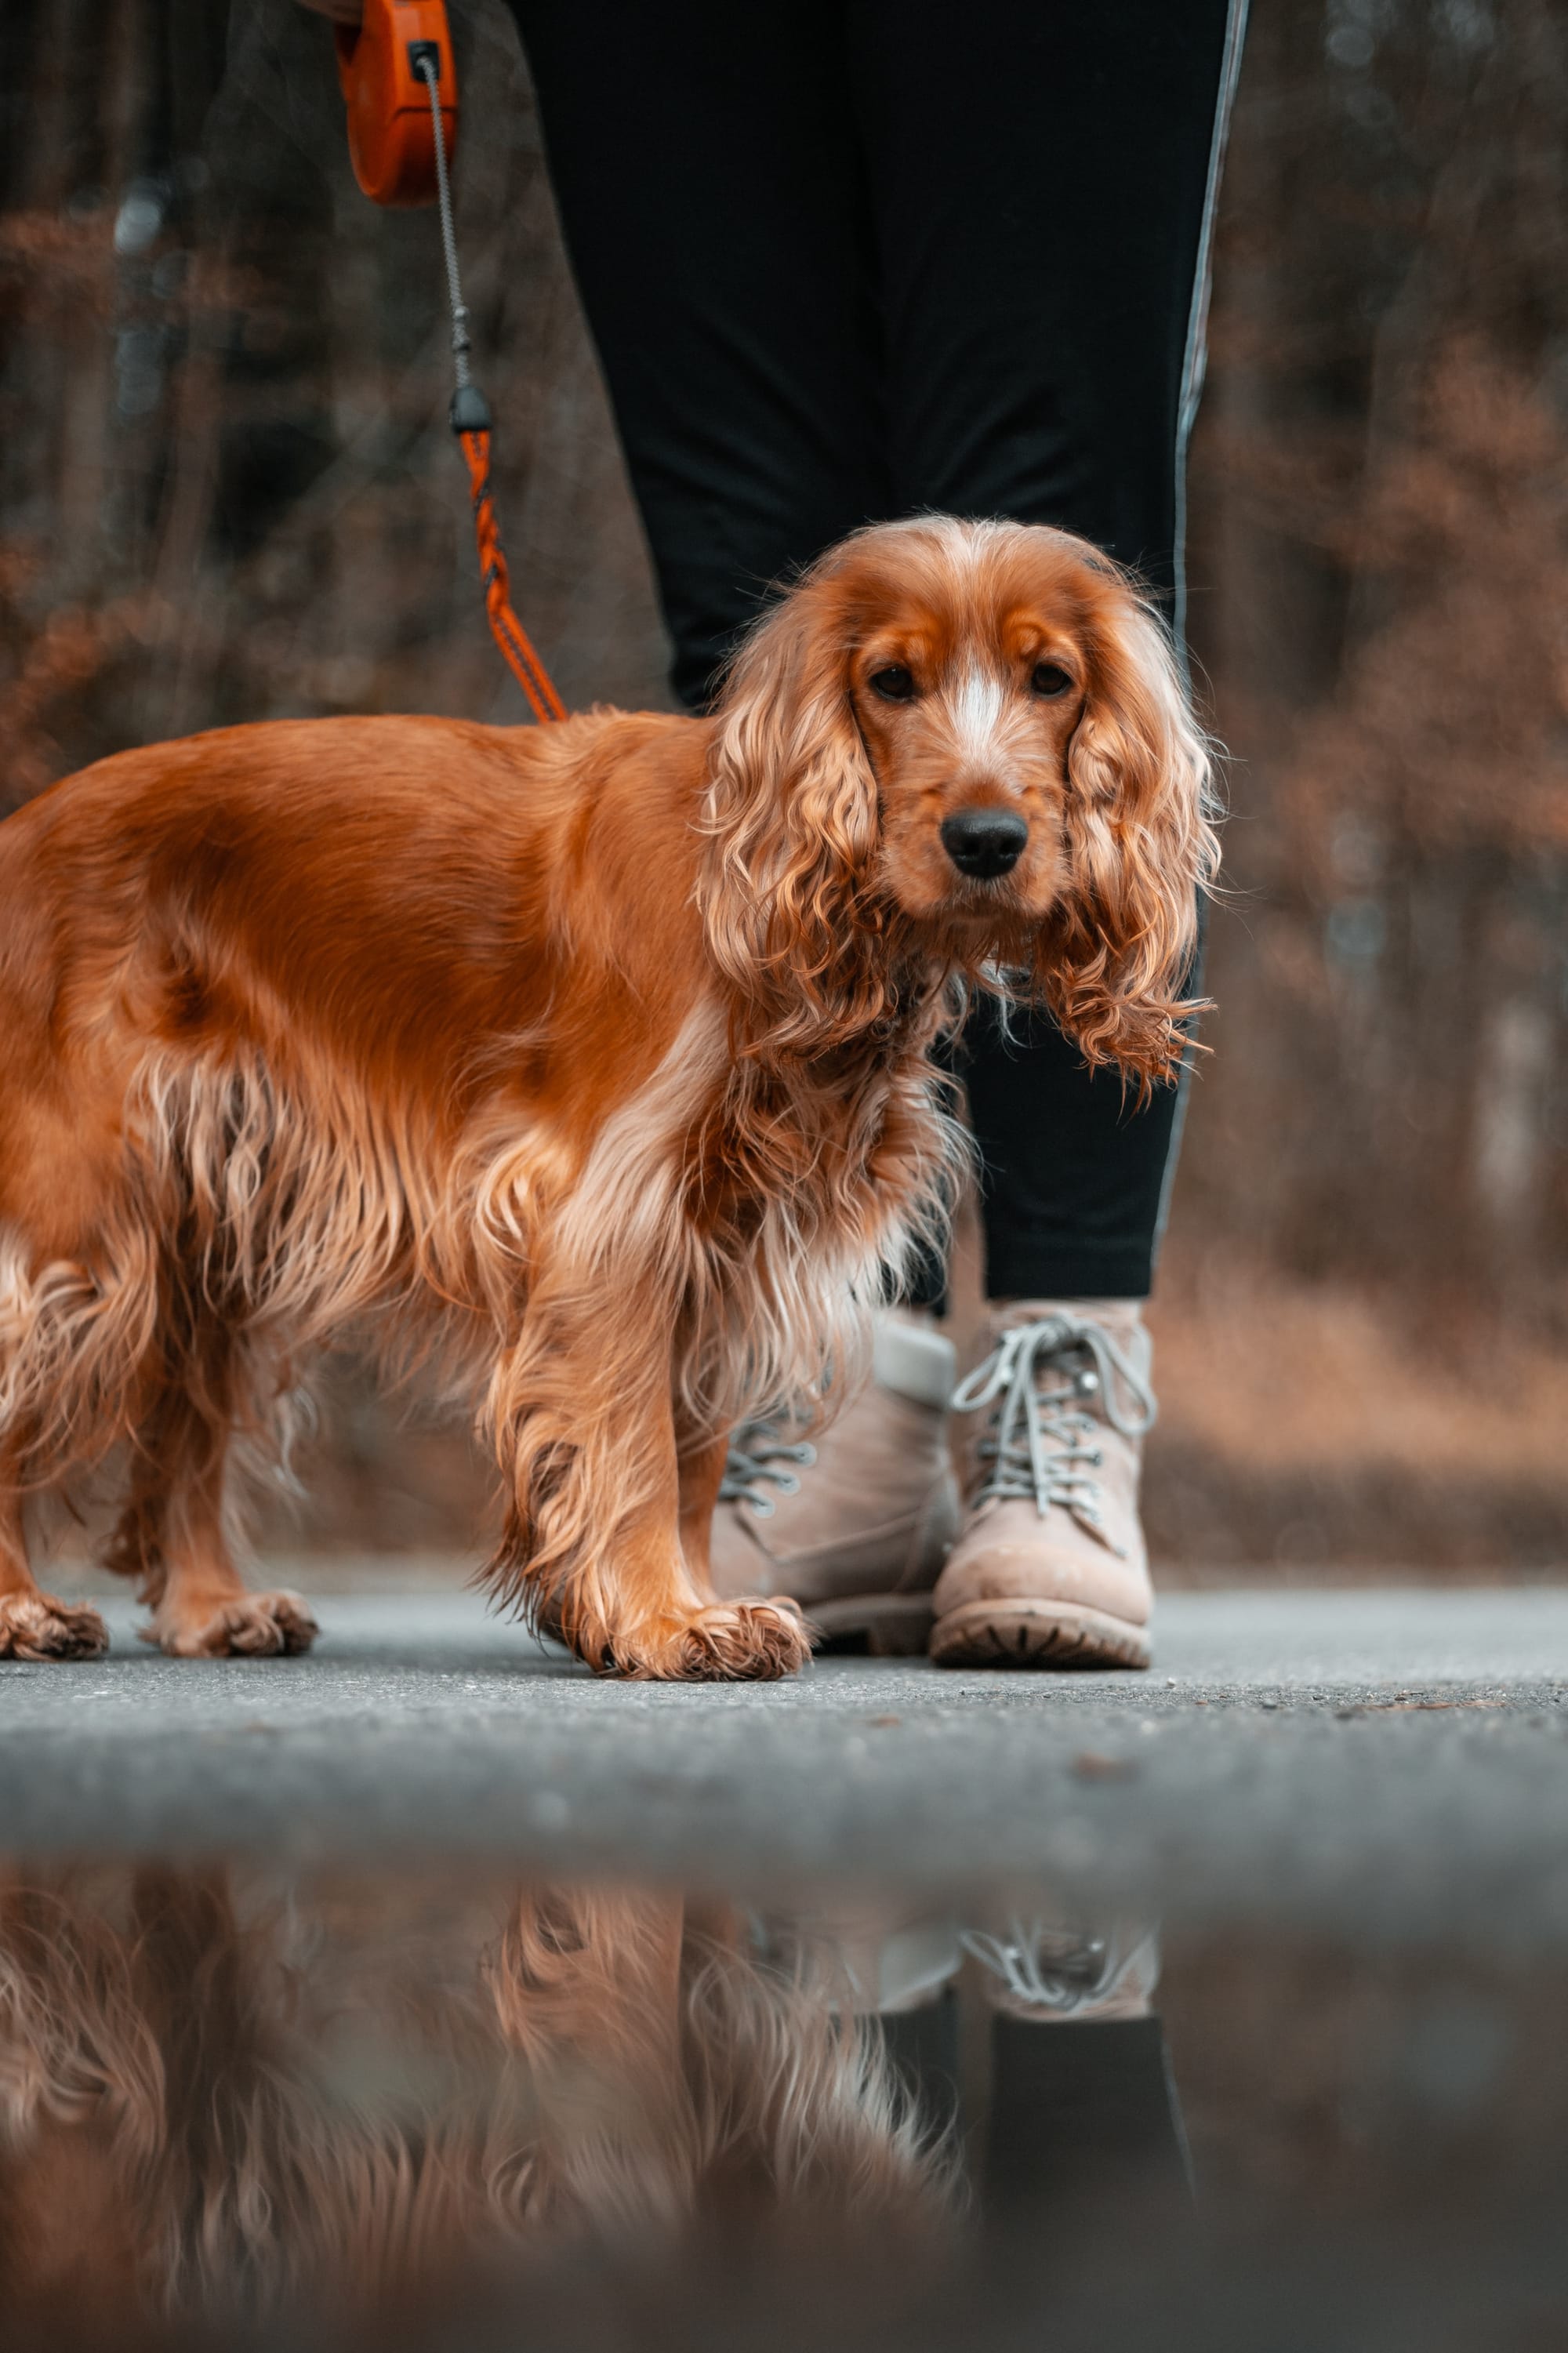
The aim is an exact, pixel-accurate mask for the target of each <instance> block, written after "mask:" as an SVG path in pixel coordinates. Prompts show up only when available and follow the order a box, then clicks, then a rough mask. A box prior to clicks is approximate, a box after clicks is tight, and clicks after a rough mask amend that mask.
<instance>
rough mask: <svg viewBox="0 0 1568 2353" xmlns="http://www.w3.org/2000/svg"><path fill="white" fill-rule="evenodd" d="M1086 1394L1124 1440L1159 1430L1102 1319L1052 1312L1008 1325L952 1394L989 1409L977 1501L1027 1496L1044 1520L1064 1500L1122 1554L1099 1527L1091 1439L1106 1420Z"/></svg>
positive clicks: (964, 1403) (958, 1405)
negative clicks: (1034, 1321)
mask: <svg viewBox="0 0 1568 2353" xmlns="http://www.w3.org/2000/svg"><path fill="white" fill-rule="evenodd" d="M1121 1393H1125V1396H1126V1398H1127V1400H1128V1402H1127V1404H1126V1405H1125V1406H1124V1405H1123V1404H1122V1402H1121ZM1089 1399H1094V1400H1096V1401H1097V1402H1098V1404H1099V1407H1100V1414H1101V1415H1102V1416H1103V1418H1104V1419H1105V1420H1106V1421H1108V1422H1109V1423H1110V1427H1111V1429H1112V1430H1120V1432H1121V1436H1122V1437H1123V1438H1127V1439H1138V1438H1142V1437H1143V1436H1144V1435H1145V1433H1146V1432H1147V1431H1149V1430H1152V1429H1153V1427H1154V1416H1155V1411H1156V1408H1155V1404H1154V1398H1153V1393H1152V1390H1151V1389H1150V1388H1149V1386H1148V1384H1147V1382H1145V1381H1143V1380H1142V1379H1141V1378H1140V1377H1139V1376H1138V1374H1137V1373H1136V1372H1135V1371H1134V1370H1133V1368H1132V1366H1131V1363H1130V1362H1129V1361H1128V1359H1127V1357H1126V1356H1125V1355H1124V1354H1123V1353H1122V1351H1121V1349H1120V1348H1119V1347H1118V1346H1117V1345H1116V1343H1115V1341H1114V1340H1112V1338H1111V1337H1110V1333H1109V1332H1107V1331H1106V1330H1105V1329H1104V1327H1103V1325H1101V1324H1096V1323H1093V1322H1092V1321H1091V1320H1090V1319H1089V1317H1088V1316H1079V1315H1046V1316H1042V1317H1041V1319H1040V1321H1039V1322H1038V1323H1037V1324H1017V1325H1016V1326H1015V1327H1014V1329H1013V1330H1012V1331H1010V1332H1004V1333H1003V1335H1002V1337H1001V1338H1000V1339H999V1340H998V1341H997V1343H996V1345H995V1347H994V1348H993V1350H992V1351H991V1354H990V1355H989V1356H987V1357H986V1358H985V1361H984V1364H980V1365H977V1366H975V1368H974V1370H973V1372H972V1373H971V1374H970V1375H969V1376H968V1377H967V1378H966V1379H964V1380H962V1381H960V1383H959V1385H958V1387H957V1388H956V1389H954V1391H953V1393H952V1409H953V1411H954V1412H955V1413H981V1412H983V1411H984V1409H985V1408H986V1407H987V1406H989V1407H990V1408H991V1409H992V1415H991V1422H990V1427H989V1429H988V1430H987V1433H986V1435H985V1437H984V1438H983V1439H982V1440H981V1441H980V1445H979V1447H978V1449H977V1454H978V1459H979V1461H980V1462H981V1463H982V1464H983V1465H984V1476H983V1477H982V1479H981V1481H980V1484H979V1486H978V1487H977V1489H976V1490H975V1492H974V1493H973V1496H972V1498H971V1501H972V1502H973V1503H974V1504H984V1503H987V1502H989V1501H990V1499H991V1498H992V1497H993V1496H1001V1497H1007V1498H1016V1497H1021V1498H1023V1499H1024V1500H1025V1501H1026V1502H1032V1503H1033V1504H1034V1505H1035V1508H1036V1510H1037V1512H1038V1514H1039V1515H1040V1517H1041V1519H1042V1520H1043V1519H1044V1518H1045V1516H1046V1514H1047V1512H1048V1511H1049V1510H1050V1507H1051V1505H1052V1504H1060V1506H1061V1507H1062V1509H1063V1510H1064V1511H1068V1512H1070V1513H1071V1514H1072V1515H1073V1517H1074V1519H1075V1520H1078V1521H1079V1523H1080V1524H1081V1525H1083V1526H1084V1527H1086V1528H1088V1529H1089V1531H1090V1533H1091V1534H1093V1535H1096V1536H1098V1537H1099V1538H1100V1542H1101V1543H1102V1544H1104V1545H1107V1546H1110V1550H1111V1551H1112V1552H1113V1553H1115V1554H1116V1556H1117V1557H1118V1558H1119V1559H1121V1560H1125V1559H1126V1557H1127V1548H1126V1546H1125V1545H1119V1544H1115V1543H1112V1541H1111V1539H1110V1536H1108V1535H1106V1533H1105V1531H1104V1529H1103V1528H1102V1527H1101V1526H1100V1482H1099V1480H1098V1479H1096V1478H1095V1477H1094V1476H1093V1475H1092V1474H1093V1473H1094V1472H1096V1471H1098V1470H1100V1468H1101V1467H1102V1465H1103V1463H1104V1460H1105V1458H1104V1456H1103V1455H1102V1454H1101V1452H1100V1449H1099V1447H1098V1446H1096V1445H1095V1444H1094V1443H1093V1440H1095V1438H1096V1437H1097V1436H1098V1434H1099V1429H1100V1423H1099V1420H1098V1419H1097V1418H1096V1416H1095V1415H1094V1414H1093V1413H1091V1412H1089V1411H1086V1410H1085V1407H1086V1404H1087V1402H1088V1401H1089Z"/></svg>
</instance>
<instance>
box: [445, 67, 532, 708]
mask: <svg viewBox="0 0 1568 2353" xmlns="http://www.w3.org/2000/svg"><path fill="white" fill-rule="evenodd" d="M412 63H413V67H414V70H415V72H416V74H417V75H418V77H419V79H420V80H421V81H422V82H423V83H424V84H425V87H426V90H428V91H429V93H430V123H431V129H432V131H433V132H434V134H435V140H436V200H437V205H438V206H439V207H440V213H441V249H442V251H443V253H444V254H445V256H446V262H447V301H448V302H449V304H450V306H451V311H452V372H453V374H454V375H455V376H456V378H457V387H458V388H457V390H456V391H455V392H454V393H453V395H452V407H451V417H452V430H453V432H454V433H455V434H456V435H457V437H458V448H460V449H461V450H462V453H463V457H464V460H465V462H466V463H467V465H468V481H469V485H470V488H471V490H472V492H473V503H474V541H475V544H476V546H477V547H478V549H479V577H480V579H481V580H482V582H483V584H484V592H485V611H486V613H487V614H488V616H489V625H490V634H491V636H492V637H493V638H495V641H496V644H497V645H498V646H499V647H500V652H501V658H502V659H503V660H504V661H505V663H506V665H507V667H508V669H509V670H510V671H511V674H512V676H513V677H514V678H515V679H516V681H517V682H518V684H519V686H521V689H522V691H523V693H524V694H525V695H526V696H527V697H528V701H529V705H530V708H531V710H532V712H533V715H534V717H535V719H537V720H538V721H539V723H540V724H541V726H542V725H544V724H545V723H547V722H548V721H551V720H556V719H564V718H565V716H566V705H565V704H564V703H563V702H562V700H561V697H560V695H559V694H558V693H557V692H556V691H555V687H554V685H553V683H552V680H551V676H550V672H549V671H548V670H546V669H545V667H544V664H543V663H542V661H541V660H540V659H539V656H538V654H537V653H536V652H535V651H534V648H533V642H532V639H531V638H530V637H529V634H528V631H527V630H526V629H525V628H523V626H522V623H521V621H520V620H519V619H518V617H517V615H516V614H515V613H514V612H513V610H512V606H511V584H510V575H509V574H508V571H507V562H506V551H505V549H504V548H503V547H502V545H501V536H500V524H499V523H498V522H497V521H496V511H495V500H494V498H493V496H492V495H491V491H490V412H489V403H488V402H487V400H486V399H485V396H484V395H483V393H482V392H481V391H480V390H479V385H477V384H476V383H475V382H474V378H473V371H472V369H471V368H470V366H469V364H468V353H469V352H470V350H471V349H472V348H473V345H472V339H471V337H470V336H469V333H468V304H467V303H466V302H465V301H464V300H463V287H462V280H461V278H460V277H459V275H458V231H457V226H456V223H455V222H454V220H453V217H452V190H451V185H450V183H449V182H448V180H447V134H446V129H445V126H444V125H443V123H442V121H441V93H440V78H441V66H440V58H439V56H438V54H437V50H436V48H435V45H434V43H432V44H430V45H429V46H428V47H425V46H423V45H422V46H421V48H420V51H419V53H418V55H417V56H416V57H415V58H414V59H413V60H412Z"/></svg>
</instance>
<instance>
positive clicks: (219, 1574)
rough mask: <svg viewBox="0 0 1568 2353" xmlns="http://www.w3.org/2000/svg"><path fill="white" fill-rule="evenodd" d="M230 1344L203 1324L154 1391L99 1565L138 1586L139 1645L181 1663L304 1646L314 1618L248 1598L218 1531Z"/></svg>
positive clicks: (283, 1602) (225, 1467) (233, 1368)
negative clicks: (144, 1616)
mask: <svg viewBox="0 0 1568 2353" xmlns="http://www.w3.org/2000/svg"><path fill="white" fill-rule="evenodd" d="M238 1346H239V1344H238V1343H237V1342H236V1341H235V1340H234V1339H233V1338H232V1337H231V1336H229V1335H227V1334H226V1333H223V1332H220V1331H218V1330H217V1329H216V1328H214V1327H208V1328H207V1329H205V1330H204V1332H203V1333H202V1335H200V1356H199V1359H198V1357H197V1356H196V1353H195V1350H194V1349H193V1350H189V1351H187V1352H186V1353H185V1355H184V1357H183V1359H182V1361H181V1363H180V1364H179V1366H177V1367H176V1366H171V1368H170V1370H169V1371H168V1373H167V1375H166V1376H165V1377H164V1378H163V1380H162V1381H161V1382H160V1383H159V1385H158V1386H157V1387H156V1388H155V1389H154V1390H153V1394H152V1397H151V1400H150V1403H149V1406H148V1408H147V1410H146V1412H145V1414H144V1415H143V1418H142V1423H141V1426H140V1428H139V1429H138V1430H137V1432H136V1435H135V1441H134V1454H133V1461H132V1482H131V1493H130V1494H129V1496H128V1497H127V1499H126V1502H125V1504H124V1507H123V1509H122V1510H121V1514H120V1518H119V1522H118V1524H117V1525H116V1527H115V1531H114V1534H113V1535H112V1537H111V1538H110V1543H109V1546H108V1548H107V1550H106V1552H105V1555H104V1558H105V1561H106V1564H107V1566H108V1567H110V1568H113V1569H116V1570H118V1571H119V1572H120V1574H121V1576H127V1577H136V1578H138V1579H139V1581H140V1589H141V1598H142V1600H143V1601H144V1602H145V1603H146V1604H147V1606H148V1608H149V1609H151V1610H152V1612H153V1620H152V1624H151V1625H150V1626H148V1627H145V1628H143V1629H142V1640H143V1641H147V1642H156V1643H158V1644H159V1645H160V1646H161V1648H162V1649H163V1650H165V1651H169V1652H170V1653H171V1655H173V1656H174V1657H176V1658H182V1659H191V1658H197V1659H221V1658H259V1657H276V1656H278V1655H279V1654H281V1653H284V1652H296V1651H308V1650H309V1649H310V1644H311V1642H312V1641H314V1639H315V1636H316V1631H317V1629H316V1621H315V1620H314V1619H313V1618H312V1617H311V1615H310V1610H309V1609H307V1608H306V1606H305V1603H304V1602H303V1601H302V1600H301V1599H300V1596H299V1594H297V1593H289V1592H284V1591H278V1592H270V1593H252V1592H251V1591H249V1589H248V1588H247V1586H246V1584H245V1581H244V1579H243V1577H241V1576H240V1574H239V1571H238V1569H237V1567H235V1564H234V1556H233V1552H232V1549H231V1546H230V1541H229V1533H228V1514H227V1509H226V1504H227V1485H228V1471H229V1453H230V1450H231V1446H232V1441H233V1417H234V1408H235V1401H236V1392H237V1381H236V1373H237V1355H238Z"/></svg>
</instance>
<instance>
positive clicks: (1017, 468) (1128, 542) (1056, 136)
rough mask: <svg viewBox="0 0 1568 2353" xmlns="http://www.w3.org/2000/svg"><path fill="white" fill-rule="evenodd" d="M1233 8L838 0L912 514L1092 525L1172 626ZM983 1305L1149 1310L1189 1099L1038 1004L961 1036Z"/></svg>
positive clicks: (1236, 11) (1197, 1)
mask: <svg viewBox="0 0 1568 2353" xmlns="http://www.w3.org/2000/svg"><path fill="white" fill-rule="evenodd" d="M1244 13H1245V11H1244V7H1243V5H1242V0H1189V5H1186V6H1184V7H1181V8H1173V7H1171V6H1170V5H1169V0H1104V5H1101V6H1100V7H1097V8H1070V7H1067V6H1055V7H1053V6H1050V5H1040V0H982V5H979V6H977V7H974V8H972V9H970V10H968V11H967V12H965V14H964V15H963V17H962V19H960V20H958V21H957V23H956V24H955V20H954V19H953V17H952V14H951V12H950V11H949V10H947V9H946V8H944V7H942V6H941V5H939V0H898V5H893V0H851V5H850V9H849V25H850V56H851V60H852V67H853V71H854V76H855V98H856V109H857V116H858V122H859V127H860V134H861V138H862V141H863V143H864V147H865V153H866V157H867V181H868V188H869V191H870V196H871V204H872V214H873V227H874V234H875V237H876V241H877V267H878V274H879V282H880V285H881V289H882V294H883V301H884V316H885V332H886V336H887V347H888V405H889V458H890V465H891V470H892V489H893V496H894V500H895V502H896V505H897V507H898V508H899V509H900V511H912V510H915V509H919V508H921V507H931V508H936V509H938V510H941V511H943V512H951V513H956V514H963V515H1006V516H1010V517H1013V518H1015V519H1016V520H1017V521H1019V522H1044V523H1053V524H1057V525H1058V526H1061V527H1064V528H1066V529H1068V530H1070V531H1076V532H1080V533H1083V535H1084V536H1085V537H1086V538H1089V539H1091V540H1093V541H1095V542H1096V543H1097V544H1099V545H1100V546H1102V547H1104V548H1106V549H1107V550H1108V551H1109V552H1110V554H1112V555H1114V556H1115V557H1117V559H1118V560H1119V561H1120V562H1121V563H1123V564H1128V565H1133V566H1134V567H1135V568H1136V569H1137V570H1138V571H1139V572H1140V573H1141V575H1142V577H1143V578H1144V579H1145V580H1146V581H1147V582H1148V583H1149V586H1150V587H1151V588H1152V590H1153V591H1155V592H1156V593H1157V595H1158V596H1159V597H1160V599H1161V601H1162V603H1163V606H1164V607H1165V610H1166V612H1167V614H1168V615H1170V617H1172V619H1173V622H1174V624H1175V626H1176V627H1177V628H1178V629H1179V628H1180V625H1181V620H1182V613H1181V580H1182V549H1181V534H1182V501H1183V490H1182V480H1183V470H1184V460H1185V444H1186V438H1187V434H1188V431H1189V429H1190V427H1191V423H1192V414H1193V411H1194V408H1195V406H1196V399H1197V392H1198V387H1199V383H1200V380H1201V369H1202V353H1203V343H1202V332H1203V312H1204V307H1205V279H1206V269H1207V254H1208V238H1209V233H1210V227H1211V222H1212V211H1213V200H1214V194H1215V187H1216V185H1217V179H1218V166H1219V157H1220V151H1221V147H1222V145H1223V138H1224V128H1225V120H1226V112H1227V110H1228V104H1229V98H1230V92H1231V89H1232V86H1233V84H1234V79H1235V71H1236V66H1237V58H1238V55H1239V48H1240V41H1241V31H1242V17H1243V16H1244ZM967 1045H968V1053H967V1066H966V1070H965V1076H966V1078H967V1082H968V1088H969V1098H970V1106H971V1113H972V1116H973V1123H974V1129H975V1134H976V1137H977V1139H978V1141H979V1144H980V1147H981V1156H982V1160H983V1164H984V1224H985V1238H986V1257H987V1267H986V1281H987V1289H988V1292H989V1293H990V1295H991V1296H992V1297H993V1298H994V1299H1008V1298H1035V1299H1039V1298H1053V1299H1063V1298H1081V1297H1086V1296H1087V1297H1096V1298H1125V1299H1136V1298H1142V1296H1144V1294H1145V1293H1147V1292H1148V1289H1149V1286H1150V1281H1151V1276H1152V1262H1153V1254H1154V1248H1155V1241H1156V1235H1157V1229H1158V1227H1159V1224H1160V1221H1161V1211H1162V1206H1163V1192H1164V1185H1165V1174H1166V1169H1167V1165H1168V1162H1169V1159H1170V1154H1171V1146H1172V1142H1173V1134H1174V1131H1175V1127H1176V1122H1177V1111H1178V1095H1177V1091H1176V1090H1175V1089H1174V1088H1169V1087H1167V1088H1161V1089H1159V1090H1157V1091H1156V1092H1155V1094H1154V1096H1153V1099H1152V1102H1151V1103H1149V1104H1148V1105H1147V1106H1146V1107H1144V1108H1142V1109H1139V1108H1137V1107H1136V1106H1135V1105H1133V1104H1132V1103H1131V1102H1129V1101H1127V1100H1125V1099H1124V1097H1123V1092H1122V1088H1121V1083H1120V1082H1119V1080H1118V1078H1117V1077H1116V1075H1115V1073H1114V1072H1110V1071H1100V1072H1098V1073H1096V1074H1094V1075H1093V1076H1091V1075H1090V1074H1089V1072H1088V1071H1086V1070H1085V1069H1084V1067H1083V1063H1082V1059H1081V1057H1080V1056H1079V1053H1078V1051H1077V1049H1076V1048H1075V1047H1074V1046H1073V1045H1072V1044H1071V1043H1070V1041H1068V1039H1064V1038H1063V1036H1062V1035H1061V1033H1060V1032H1059V1031H1058V1029H1056V1027H1055V1025H1054V1024H1053V1023H1052V1022H1051V1021H1050V1020H1049V1019H1048V1018H1046V1017H1044V1016H1041V1017H1037V1018H1031V1019H1027V1020H1024V1021H1021V1022H1017V1023H1015V1025H1014V1037H1013V1039H1011V1041H1009V1040H1008V1039H1005V1038H1004V1036H1003V1034H1002V1030H1001V1029H1000V1026H999V1025H998V1024H997V1023H996V1021H995V1020H994V1018H985V1017H984V1016H983V1017H982V1018H979V1019H978V1020H977V1021H976V1023H975V1024H974V1026H973V1030H972V1033H971V1036H970V1039H968V1041H967Z"/></svg>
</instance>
